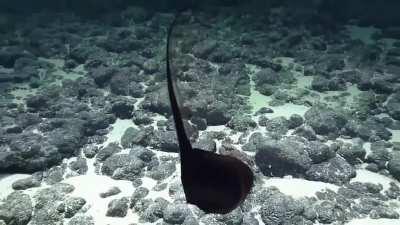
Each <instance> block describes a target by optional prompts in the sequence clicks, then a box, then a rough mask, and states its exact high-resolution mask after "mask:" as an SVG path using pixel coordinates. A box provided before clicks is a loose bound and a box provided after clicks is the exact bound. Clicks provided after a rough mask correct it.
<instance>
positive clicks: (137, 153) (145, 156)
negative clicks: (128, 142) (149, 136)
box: [129, 145, 156, 163]
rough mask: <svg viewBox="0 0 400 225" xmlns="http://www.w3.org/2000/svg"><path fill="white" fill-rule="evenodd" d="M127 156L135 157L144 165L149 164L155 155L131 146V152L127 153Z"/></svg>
mask: <svg viewBox="0 0 400 225" xmlns="http://www.w3.org/2000/svg"><path fill="white" fill-rule="evenodd" d="M129 155H130V156H134V157H137V158H139V159H141V160H142V161H143V162H145V163H149V162H150V161H151V160H152V159H153V157H154V156H155V155H156V154H154V152H153V151H151V150H148V149H147V148H145V147H143V146H140V145H135V146H132V148H131V150H130V151H129Z"/></svg>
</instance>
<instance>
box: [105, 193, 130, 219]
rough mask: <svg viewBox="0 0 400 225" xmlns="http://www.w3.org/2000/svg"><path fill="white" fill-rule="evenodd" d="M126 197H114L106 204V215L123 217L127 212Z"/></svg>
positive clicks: (127, 201)
mask: <svg viewBox="0 0 400 225" xmlns="http://www.w3.org/2000/svg"><path fill="white" fill-rule="evenodd" d="M128 203H129V200H128V198H125V197H124V198H120V199H114V200H112V201H111V202H110V203H109V204H108V210H107V213H106V216H109V217H125V216H126V214H127V213H128Z"/></svg>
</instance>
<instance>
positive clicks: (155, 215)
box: [141, 198, 169, 223]
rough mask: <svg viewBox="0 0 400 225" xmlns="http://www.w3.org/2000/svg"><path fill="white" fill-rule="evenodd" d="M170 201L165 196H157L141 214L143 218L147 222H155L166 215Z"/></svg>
mask: <svg viewBox="0 0 400 225" xmlns="http://www.w3.org/2000/svg"><path fill="white" fill-rule="evenodd" d="M168 204H169V202H168V201H167V200H165V199H163V198H157V199H156V200H155V201H154V202H153V203H152V204H150V205H149V206H148V207H146V209H145V211H144V212H143V214H142V215H141V219H142V220H144V221H147V222H151V223H153V222H155V221H157V220H158V219H159V218H162V217H163V215H164V209H165V208H166V207H167V206H168Z"/></svg>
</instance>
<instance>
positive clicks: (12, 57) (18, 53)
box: [0, 46, 33, 68]
mask: <svg viewBox="0 0 400 225" xmlns="http://www.w3.org/2000/svg"><path fill="white" fill-rule="evenodd" d="M22 57H31V58H32V57H33V55H32V54H31V53H29V52H27V51H26V50H24V49H22V48H20V47H18V46H7V47H3V48H1V49H0V65H2V66H4V67H6V68H12V67H14V63H15V61H16V60H17V59H19V58H22Z"/></svg>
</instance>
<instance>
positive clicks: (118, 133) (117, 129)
mask: <svg viewBox="0 0 400 225" xmlns="http://www.w3.org/2000/svg"><path fill="white" fill-rule="evenodd" d="M111 127H112V130H111V131H110V132H109V133H108V134H107V135H106V137H107V140H106V141H105V142H104V143H102V144H101V146H102V147H105V146H107V145H108V144H110V143H112V142H116V143H118V144H120V143H121V137H122V135H124V133H125V131H126V129H128V128H129V127H135V128H137V126H136V125H135V124H134V123H133V121H132V120H130V119H123V120H122V119H117V120H116V121H115V123H113V124H112V125H111Z"/></svg>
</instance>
